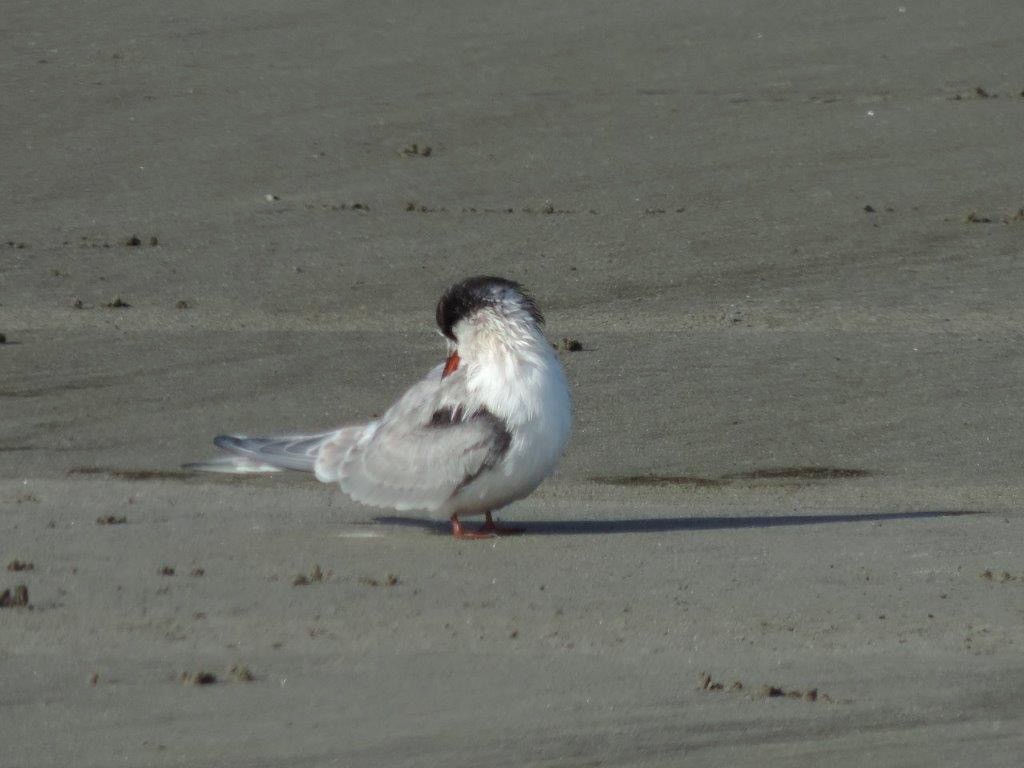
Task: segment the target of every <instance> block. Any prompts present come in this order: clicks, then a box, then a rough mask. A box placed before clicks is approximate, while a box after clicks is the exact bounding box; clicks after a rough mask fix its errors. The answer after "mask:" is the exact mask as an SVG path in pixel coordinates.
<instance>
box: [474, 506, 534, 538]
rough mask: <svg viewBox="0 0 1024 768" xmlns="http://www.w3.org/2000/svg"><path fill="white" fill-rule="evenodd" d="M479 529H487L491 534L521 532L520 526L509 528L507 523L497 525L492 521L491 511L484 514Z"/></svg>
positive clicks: (508, 534)
mask: <svg viewBox="0 0 1024 768" xmlns="http://www.w3.org/2000/svg"><path fill="white" fill-rule="evenodd" d="M480 530H481V531H487V532H488V533H490V534H491V535H492V536H514V535H515V534H517V533H522V532H523V529H522V528H511V527H509V526H507V525H499V524H498V523H496V522H494V520H493V519H492V518H491V513H490V512H488V513H487V514H486V515H485V516H484V524H483V525H482V526H481V528H480Z"/></svg>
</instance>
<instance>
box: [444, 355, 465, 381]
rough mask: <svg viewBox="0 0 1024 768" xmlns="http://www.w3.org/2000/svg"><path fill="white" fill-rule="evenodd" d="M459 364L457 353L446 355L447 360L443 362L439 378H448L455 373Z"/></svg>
mask: <svg viewBox="0 0 1024 768" xmlns="http://www.w3.org/2000/svg"><path fill="white" fill-rule="evenodd" d="M460 362H461V361H460V359H459V353H458V352H454V351H453V352H452V353H451V354H450V355H448V359H447V360H445V361H444V370H443V371H441V378H442V379H444V378H447V377H448V376H451V375H452V374H453V373H455V371H456V370H457V369H458V367H459V363H460Z"/></svg>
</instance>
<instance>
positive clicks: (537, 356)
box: [186, 277, 572, 539]
mask: <svg viewBox="0 0 1024 768" xmlns="http://www.w3.org/2000/svg"><path fill="white" fill-rule="evenodd" d="M543 324H544V317H543V315H541V313H540V310H539V309H538V308H537V305H536V303H535V302H534V300H533V299H532V298H531V297H530V296H529V295H528V294H527V293H526V292H525V291H524V290H523V289H522V287H521V286H520V285H519V284H518V283H515V282H513V281H511V280H506V279H504V278H500V277H472V278H469V279H468V280H463V281H462V282H460V283H456V284H455V285H453V286H452V287H451V288H449V289H448V290H447V291H445V293H444V295H443V296H441V300H440V301H439V302H438V304H437V325H438V327H439V328H440V329H441V333H442V334H443V335H444V336H445V337H446V339H447V345H448V357H447V359H446V360H445V362H444V363H443V364H441V365H438V366H437V367H435V368H434V369H433V370H432V371H430V373H428V374H427V376H426V378H424V379H423V380H422V381H420V382H418V383H417V384H414V385H413V386H412V387H411V388H410V389H409V390H408V391H407V392H406V393H405V394H404V395H402V397H400V398H399V399H398V402H396V403H395V404H394V405H392V406H391V408H389V409H388V411H387V412H386V413H385V414H384V415H383V416H381V417H380V418H379V419H376V420H374V421H371V422H369V423H367V424H362V425H358V426H347V427H341V428H340V429H335V430H332V431H330V432H323V433H320V434H314V435H288V436H280V437H244V436H240V435H220V436H219V437H217V438H215V440H214V444H215V445H216V446H217V447H218V448H222V449H224V450H226V451H229V452H230V453H231V454H232V455H231V456H226V457H221V458H219V459H214V460H212V461H209V462H203V463H199V464H189V465H186V466H187V467H189V468H191V469H200V470H205V471H218V472H276V471H279V470H282V469H293V470H301V471H305V472H314V473H315V474H316V477H317V479H319V480H320V481H321V482H325V483H337V484H338V485H339V486H340V487H341V490H342V491H344V492H345V493H346V494H348V495H349V496H350V497H352V498H353V499H355V500H356V501H359V502H362V503H363V504H368V505H370V506H375V507H389V508H392V509H396V510H400V511H406V510H425V511H426V512H429V513H431V514H433V515H436V516H444V517H447V518H448V519H450V520H451V524H452V534H453V535H454V536H455V537H456V538H460V539H482V538H488V537H490V536H496V535H501V534H507V533H517V532H519V531H518V530H517V529H513V528H505V527H502V526H499V525H498V524H496V523H495V522H494V520H493V519H492V517H491V513H492V512H494V511H495V510H497V509H500V508H501V507H504V506H506V505H507V504H511V503H512V502H513V501H516V500H518V499H522V498H524V497H525V496H527V495H529V494H530V493H531V492H532V491H533V490H534V489H535V488H536V487H537V486H538V485H540V483H541V482H542V481H543V480H544V478H545V477H547V476H548V475H549V474H550V473H551V471H552V470H553V469H554V468H555V465H556V464H557V463H558V460H559V458H560V457H561V455H562V452H563V451H564V450H565V446H566V444H567V443H568V441H569V433H570V430H571V426H572V405H571V401H570V398H569V387H568V384H567V383H566V380H565V372H564V371H563V369H562V364H561V362H560V361H559V359H558V356H557V355H556V354H555V351H554V349H553V348H552V346H551V344H550V343H549V342H548V340H547V339H546V338H545V337H544V333H543V331H542V326H543ZM481 514H482V515H484V516H485V522H484V525H483V526H482V527H481V528H480V529H479V530H466V529H465V528H464V527H463V526H462V523H461V521H460V518H461V517H466V516H468V515H481Z"/></svg>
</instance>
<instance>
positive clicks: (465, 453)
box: [318, 366, 510, 511]
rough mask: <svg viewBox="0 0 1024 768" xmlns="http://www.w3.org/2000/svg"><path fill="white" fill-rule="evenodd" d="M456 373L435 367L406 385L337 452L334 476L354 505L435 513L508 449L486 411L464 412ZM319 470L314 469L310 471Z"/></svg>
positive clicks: (506, 435)
mask: <svg viewBox="0 0 1024 768" xmlns="http://www.w3.org/2000/svg"><path fill="white" fill-rule="evenodd" d="M461 378H462V377H461V376H459V375H458V374H457V373H456V374H455V375H453V376H450V377H448V378H446V379H445V380H444V381H443V382H442V380H441V366H438V367H437V368H435V369H434V370H432V371H431V372H430V373H429V374H428V375H427V377H426V378H425V379H423V380H422V381H420V382H419V383H418V384H416V385H414V386H413V387H412V388H411V389H410V390H409V391H408V392H406V393H405V395H404V396H403V397H402V398H401V399H400V400H399V401H398V402H397V403H395V405H393V406H392V407H391V408H390V409H389V410H388V412H387V413H385V414H384V416H383V417H381V419H380V420H379V421H376V422H372V423H371V424H368V425H367V426H366V427H365V428H364V430H363V431H362V433H361V434H360V435H359V437H358V439H357V440H355V441H354V442H353V443H352V445H351V446H350V447H349V448H348V449H347V450H346V451H344V453H343V454H340V455H339V457H338V463H337V465H336V467H335V472H334V475H335V477H336V479H337V481H338V483H339V484H340V485H341V488H342V490H343V491H345V492H346V493H348V494H349V495H350V496H352V498H354V499H355V500H356V501H360V502H363V503H364V504H370V505H373V506H381V507H394V508H395V509H398V510H409V509H424V510H427V511H435V510H437V509H438V508H440V507H441V506H443V505H444V504H445V502H447V501H448V500H449V499H450V498H451V497H452V495H453V494H454V493H456V492H457V491H458V490H459V489H460V488H461V487H462V486H464V485H465V484H467V483H468V482H471V481H472V480H473V479H474V478H476V477H477V476H478V475H479V474H480V473H481V472H482V471H483V470H484V469H486V468H487V467H488V466H493V464H494V463H496V462H497V461H498V460H499V459H500V457H501V455H502V454H503V453H504V451H505V450H506V449H507V447H508V444H509V439H510V438H509V433H508V431H507V430H506V429H505V425H504V423H503V422H502V421H501V420H500V419H497V418H495V417H494V416H492V415H491V414H490V413H488V412H487V411H477V412H475V413H473V414H469V415H466V414H464V413H463V412H462V411H461V409H459V408H457V407H452V406H450V405H448V403H452V402H455V403H457V402H465V397H464V395H465V393H464V392H462V391H461ZM318 472H319V470H318Z"/></svg>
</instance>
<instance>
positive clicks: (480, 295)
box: [437, 276, 546, 378]
mask: <svg viewBox="0 0 1024 768" xmlns="http://www.w3.org/2000/svg"><path fill="white" fill-rule="evenodd" d="M543 324H544V316H543V315H542V314H541V312H540V310H539V309H538V308H537V304H536V302H535V301H534V300H533V298H532V297H531V296H530V295H529V294H528V293H526V292H525V291H524V290H523V288H522V286H521V285H519V283H516V282H513V281H512V280H506V279H505V278H503V277H486V276H480V277H471V278H469V279H467V280H463V281H462V282H460V283H456V284H455V285H453V286H452V287H451V288H449V289H448V290H447V291H445V292H444V295H442V296H441V300H440V301H438V302H437V327H438V328H439V329H440V330H441V333H442V334H443V335H444V336H445V338H446V339H448V347H449V355H448V361H447V362H446V363H445V368H444V373H443V374H442V378H443V377H444V376H448V375H450V374H451V373H454V372H455V370H456V369H457V368H458V367H459V363H460V361H461V359H462V358H466V359H472V358H473V357H477V356H480V355H481V354H483V353H486V352H488V351H492V350H495V349H500V348H509V347H514V346H520V345H522V344H531V343H536V342H537V340H538V339H540V340H543V332H542V331H541V326H542V325H543ZM545 343H546V342H545Z"/></svg>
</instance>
